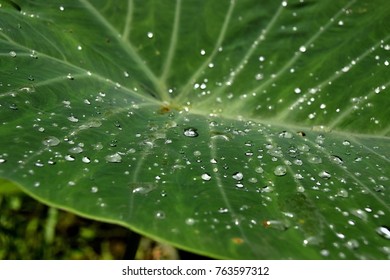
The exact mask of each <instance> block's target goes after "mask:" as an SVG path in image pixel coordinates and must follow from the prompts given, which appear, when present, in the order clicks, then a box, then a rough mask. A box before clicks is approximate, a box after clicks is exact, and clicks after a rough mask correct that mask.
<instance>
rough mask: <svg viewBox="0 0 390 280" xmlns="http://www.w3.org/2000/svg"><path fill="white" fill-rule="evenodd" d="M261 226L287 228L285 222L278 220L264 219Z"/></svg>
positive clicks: (278, 228)
mask: <svg viewBox="0 0 390 280" xmlns="http://www.w3.org/2000/svg"><path fill="white" fill-rule="evenodd" d="M263 226H264V227H265V228H272V229H277V230H283V231H284V230H287V229H288V225H287V224H286V223H285V222H282V221H278V220H266V221H263Z"/></svg>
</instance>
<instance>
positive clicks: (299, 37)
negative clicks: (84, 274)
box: [0, 0, 390, 259]
mask: <svg viewBox="0 0 390 280" xmlns="http://www.w3.org/2000/svg"><path fill="white" fill-rule="evenodd" d="M3 2H4V1H3ZM12 3H15V4H11V1H6V2H4V3H2V2H0V63H1V68H0V74H1V76H0V120H1V127H0V133H1V138H0V176H1V177H3V178H6V179H9V180H12V181H13V182H16V183H18V184H19V185H20V186H21V187H22V188H23V189H24V190H25V191H26V192H27V193H29V194H30V195H31V196H33V197H35V198H37V199H39V200H40V201H42V202H44V203H47V204H49V205H53V206H56V207H59V208H62V209H66V210H69V211H71V212H74V213H77V214H80V215H82V216H85V217H90V218H94V219H99V220H102V221H107V222H112V223H117V224H121V225H124V226H127V227H129V228H131V229H132V230H135V231H137V232H139V233H142V234H145V235H147V236H151V237H153V238H156V239H158V240H164V241H167V242H170V243H171V244H174V245H176V246H178V247H180V248H185V249H187V250H190V251H194V252H197V253H200V254H204V255H208V256H211V257H215V258H233V259H234V258H239V259H253V258H263V259H290V258H291V259H313V258H314V259H320V258H325V259H327V258H329V259H345V258H346V259H388V258H389V257H390V244H389V230H388V229H389V226H390V223H389V214H390V213H389V212H390V205H389V198H390V197H389V196H390V195H389V188H388V185H389V174H390V167H389V157H390V155H389V151H390V141H389V134H390V129H389V124H388V120H387V119H388V116H389V115H390V109H389V106H388V97H389V96H388V95H389V89H388V88H389V82H390V81H389V67H390V66H389V61H390V58H389V54H390V40H389V39H390V29H389V27H387V25H386V24H384V22H387V20H388V15H389V13H390V6H389V5H387V3H386V1H384V0H376V1H337V3H336V2H335V1H322V2H312V1H263V3H260V2H258V1H249V0H248V1H226V2H224V3H223V4H222V3H221V1H197V2H193V1H180V0H177V1H158V2H156V1H132V0H129V1H127V2H126V1H120V2H119V3H118V1H116V2H114V1H91V2H89V1H87V0H79V1H66V3H63V1H50V3H46V2H44V1H34V2H30V1H22V0H21V1H12Z"/></svg>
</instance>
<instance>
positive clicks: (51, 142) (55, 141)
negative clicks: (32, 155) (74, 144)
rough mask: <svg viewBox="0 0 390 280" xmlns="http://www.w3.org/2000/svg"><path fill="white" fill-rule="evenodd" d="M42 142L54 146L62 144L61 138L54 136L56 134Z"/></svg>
mask: <svg viewBox="0 0 390 280" xmlns="http://www.w3.org/2000/svg"><path fill="white" fill-rule="evenodd" d="M42 143H43V145H46V146H50V147H53V146H57V145H58V144H60V139H58V138H57V137H54V136H49V137H47V138H46V139H45V140H43V141H42Z"/></svg>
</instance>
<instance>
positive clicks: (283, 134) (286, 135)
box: [279, 131, 293, 139]
mask: <svg viewBox="0 0 390 280" xmlns="http://www.w3.org/2000/svg"><path fill="white" fill-rule="evenodd" d="M279 137H280V138H287V139H291V138H293V134H292V133H291V132H288V131H282V132H280V133H279Z"/></svg>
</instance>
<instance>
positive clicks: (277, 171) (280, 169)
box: [274, 165, 287, 176]
mask: <svg viewBox="0 0 390 280" xmlns="http://www.w3.org/2000/svg"><path fill="white" fill-rule="evenodd" d="M286 173H287V169H286V167H285V166H284V165H278V166H276V167H275V169H274V174H275V175H276V176H284V175H286Z"/></svg>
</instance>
